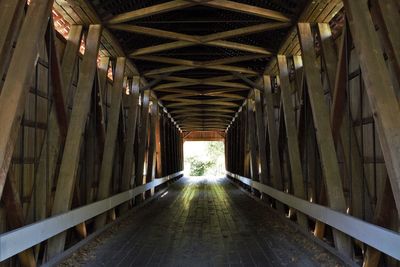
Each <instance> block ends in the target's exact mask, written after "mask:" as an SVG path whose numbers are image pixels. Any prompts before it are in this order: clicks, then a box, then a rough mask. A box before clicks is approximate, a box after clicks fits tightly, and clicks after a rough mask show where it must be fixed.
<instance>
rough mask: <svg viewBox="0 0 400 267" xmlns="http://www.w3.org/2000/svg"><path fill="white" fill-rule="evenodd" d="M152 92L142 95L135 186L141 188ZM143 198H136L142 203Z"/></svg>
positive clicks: (147, 91) (145, 92)
mask: <svg viewBox="0 0 400 267" xmlns="http://www.w3.org/2000/svg"><path fill="white" fill-rule="evenodd" d="M150 92H151V91H150V90H146V91H144V92H143V95H142V109H141V111H140V124H139V131H138V134H139V136H138V138H139V139H138V144H139V147H138V154H137V157H138V160H137V162H138V165H137V168H136V178H135V186H136V187H137V186H140V185H142V184H143V183H144V177H143V170H144V160H145V155H146V147H147V140H148V123H149V105H150ZM142 199H143V198H142V197H140V196H138V197H136V200H137V201H139V202H140V201H141V200H142Z"/></svg>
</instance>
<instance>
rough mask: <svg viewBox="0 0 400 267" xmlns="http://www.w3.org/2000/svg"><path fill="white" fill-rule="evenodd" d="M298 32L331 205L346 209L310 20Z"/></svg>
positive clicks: (344, 247) (347, 247) (338, 236)
mask: <svg viewBox="0 0 400 267" xmlns="http://www.w3.org/2000/svg"><path fill="white" fill-rule="evenodd" d="M298 33H299V38H300V45H301V50H302V58H303V64H304V75H305V78H306V81H307V89H308V90H307V92H308V95H309V99H310V104H311V109H312V114H313V119H314V126H315V129H316V137H317V143H318V148H319V155H320V158H321V165H322V172H323V175H324V178H325V188H326V192H327V197H328V203H329V206H330V207H331V208H333V209H335V210H338V211H341V212H343V213H345V212H346V209H347V206H346V200H345V197H344V193H343V185H342V179H341V175H340V171H339V164H338V160H337V155H336V150H335V145H334V141H333V136H332V128H331V125H330V122H329V121H330V120H329V118H330V117H329V109H328V105H327V103H326V100H325V98H324V92H323V87H322V83H321V79H320V72H319V67H318V62H317V58H316V54H315V50H314V38H313V34H312V32H311V27H310V24H308V23H299V24H298ZM332 230H333V235H334V241H335V246H336V248H337V249H338V250H339V251H340V252H342V253H343V254H346V255H348V256H351V255H352V247H351V240H350V238H349V237H348V236H346V235H345V234H343V233H341V232H339V231H337V230H335V229H332Z"/></svg>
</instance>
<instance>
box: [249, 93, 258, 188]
mask: <svg viewBox="0 0 400 267" xmlns="http://www.w3.org/2000/svg"><path fill="white" fill-rule="evenodd" d="M246 112H247V129H248V131H249V132H248V133H249V134H248V136H247V137H248V143H249V149H250V173H251V179H252V180H254V181H256V182H258V181H260V176H259V170H258V169H259V167H258V152H257V148H258V145H257V137H256V136H257V134H256V125H255V124H256V123H255V118H254V102H253V101H252V100H251V99H248V100H247V110H246Z"/></svg>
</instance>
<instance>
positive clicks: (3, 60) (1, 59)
mask: <svg viewBox="0 0 400 267" xmlns="http://www.w3.org/2000/svg"><path fill="white" fill-rule="evenodd" d="M25 4H26V1H24V0H3V1H1V2H0V25H1V27H0V92H1V88H2V85H3V82H2V79H3V75H4V74H5V72H6V69H7V66H8V62H9V60H10V57H11V56H12V52H11V51H12V47H13V43H14V41H15V39H16V38H17V36H18V33H19V29H20V26H21V22H22V21H23V17H24V8H25Z"/></svg>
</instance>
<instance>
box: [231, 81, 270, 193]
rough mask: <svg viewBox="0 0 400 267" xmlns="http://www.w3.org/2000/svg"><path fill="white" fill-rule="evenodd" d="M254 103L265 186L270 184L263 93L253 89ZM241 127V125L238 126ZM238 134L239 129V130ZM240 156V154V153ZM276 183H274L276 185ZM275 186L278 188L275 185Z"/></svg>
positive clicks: (261, 176) (262, 177)
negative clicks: (262, 102) (262, 101)
mask: <svg viewBox="0 0 400 267" xmlns="http://www.w3.org/2000/svg"><path fill="white" fill-rule="evenodd" d="M253 92H254V101H255V117H256V123H255V124H256V129H257V134H256V135H257V140H258V152H259V153H258V156H259V158H260V165H261V173H260V180H261V182H262V183H264V184H269V183H270V181H268V178H269V177H268V162H267V150H266V144H265V125H264V122H263V116H262V114H263V110H262V104H261V93H260V91H259V90H258V89H253ZM238 126H239V125H238ZM238 132H240V131H239V129H238ZM238 154H239V153H238ZM275 182H276V181H273V183H274V184H275ZM274 186H278V184H275V185H274Z"/></svg>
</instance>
